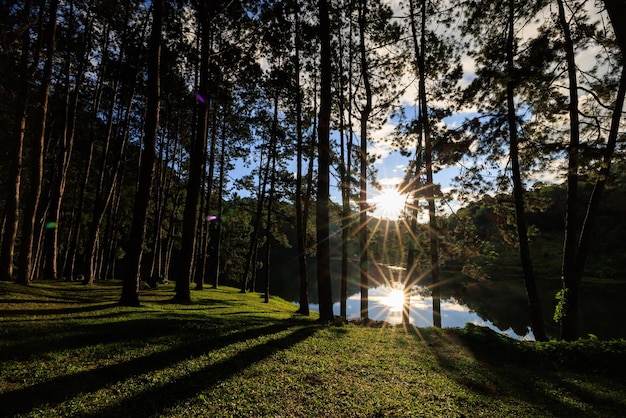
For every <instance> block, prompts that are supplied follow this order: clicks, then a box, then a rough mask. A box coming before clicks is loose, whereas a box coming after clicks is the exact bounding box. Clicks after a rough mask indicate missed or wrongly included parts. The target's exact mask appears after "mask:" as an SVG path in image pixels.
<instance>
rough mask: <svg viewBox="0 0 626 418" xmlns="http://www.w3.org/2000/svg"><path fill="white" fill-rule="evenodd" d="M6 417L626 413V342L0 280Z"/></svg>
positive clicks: (0, 387) (0, 406)
mask: <svg viewBox="0 0 626 418" xmlns="http://www.w3.org/2000/svg"><path fill="white" fill-rule="evenodd" d="M0 292H1V293H0V301H1V304H0V361H1V367H0V415H2V416H29V417H59V416H82V417H90V416H102V417H126V416H128V417H152V416H171V417H179V416H180V417H183V416H185V417H201V416H207V417H213V416H254V417H261V416H280V417H282V416H285V417H289V416H296V417H317V416H350V417H375V416H425V417H462V416H467V417H474V416H488V417H506V416H516V417H517V416H532V417H537V416H557V417H558V416H563V417H565V416H567V417H576V416H581V417H582V416H584V417H594V416H597V417H611V416H615V417H618V416H623V414H624V411H626V396H625V395H624V394H625V393H626V378H625V377H624V376H625V374H624V372H625V371H626V365H625V363H626V361H625V360H626V342H624V341H623V340H619V341H598V340H580V341H578V342H575V343H564V342H550V343H532V342H520V341H515V340H511V339H509V338H506V337H503V336H500V335H497V334H495V333H493V332H491V331H489V330H486V329H483V328H478V327H473V326H468V327H466V328H465V329H445V330H436V329H413V328H412V329H408V330H405V329H403V328H402V327H383V328H372V327H363V326H356V325H349V324H348V325H341V326H335V325H333V326H327V325H321V324H318V323H317V322H316V321H315V320H316V318H315V317H314V316H313V317H311V318H306V317H301V316H298V315H296V314H295V311H296V309H297V307H296V306H294V305H293V304H291V303H289V302H286V301H284V300H281V299H279V298H272V299H271V300H270V303H269V304H266V303H263V299H262V298H260V297H259V295H258V294H251V293H248V294H240V293H239V292H238V290H237V289H232V288H220V289H206V290H203V291H193V292H192V296H193V301H194V303H193V304H191V305H177V304H172V303H170V302H169V300H170V299H171V297H172V296H173V286H172V285H168V286H161V288H159V289H158V290H152V291H142V294H141V297H140V299H141V303H142V306H141V307H139V308H127V307H120V306H118V305H117V303H116V302H117V299H118V298H119V294H120V283H119V282H110V283H107V282H99V283H98V284H96V285H93V286H82V285H79V284H76V283H64V282H36V283H34V284H33V285H32V286H29V287H24V286H19V285H15V284H12V283H0Z"/></svg>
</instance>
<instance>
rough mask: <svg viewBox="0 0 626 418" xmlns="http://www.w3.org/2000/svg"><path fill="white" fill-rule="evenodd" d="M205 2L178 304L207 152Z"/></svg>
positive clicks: (188, 271) (190, 261)
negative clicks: (194, 133) (196, 111)
mask: <svg viewBox="0 0 626 418" xmlns="http://www.w3.org/2000/svg"><path fill="white" fill-rule="evenodd" d="M210 6H211V5H210V4H208V3H205V2H199V3H198V17H199V20H200V25H201V26H200V31H201V37H202V38H201V45H200V88H199V90H200V97H201V98H202V100H198V103H197V106H198V122H197V130H196V137H195V139H194V145H193V149H192V152H191V155H190V161H189V178H188V179H187V197H186V199H185V208H184V210H183V234H182V245H181V267H180V274H179V275H178V277H177V278H176V295H175V296H174V301H176V302H181V303H190V302H191V290H190V282H191V279H192V277H193V276H192V273H193V265H194V252H195V247H196V235H197V234H196V232H197V231H196V228H197V225H198V203H199V199H200V189H201V184H200V182H201V179H202V168H203V167H204V160H205V155H206V145H207V134H208V129H207V128H208V120H209V103H210V101H211V100H210V93H211V92H209V77H210V71H209V66H210V48H211V20H212V19H211V16H209V11H208V10H207V8H208V7H210Z"/></svg>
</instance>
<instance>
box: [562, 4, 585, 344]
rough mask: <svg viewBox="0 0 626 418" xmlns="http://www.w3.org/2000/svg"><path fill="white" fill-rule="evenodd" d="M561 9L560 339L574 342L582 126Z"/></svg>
mask: <svg viewBox="0 0 626 418" xmlns="http://www.w3.org/2000/svg"><path fill="white" fill-rule="evenodd" d="M557 4H558V8H559V24H560V26H561V30H562V32H563V38H564V45H563V46H564V48H565V54H566V61H567V74H568V78H569V99H570V102H569V117H570V141H569V144H568V145H567V158H568V166H567V201H566V208H565V237H564V240H563V264H562V272H561V274H562V280H563V293H562V298H563V299H562V300H561V301H560V303H561V307H562V317H561V338H562V339H564V340H575V339H576V338H577V336H578V298H579V292H580V277H579V275H578V274H577V272H576V252H577V248H576V243H577V236H578V227H577V218H578V168H579V166H580V163H579V158H580V156H579V151H580V150H579V148H580V123H579V118H578V81H577V78H576V62H575V52H574V42H573V40H572V36H571V32H570V28H569V23H568V21H567V16H566V15H565V7H564V5H563V0H557Z"/></svg>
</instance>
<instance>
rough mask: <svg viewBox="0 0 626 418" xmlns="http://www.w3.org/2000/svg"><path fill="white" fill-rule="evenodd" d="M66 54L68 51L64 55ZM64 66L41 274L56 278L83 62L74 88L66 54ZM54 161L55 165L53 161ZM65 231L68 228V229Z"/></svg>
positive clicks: (85, 49) (72, 16) (71, 16)
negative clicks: (62, 100) (59, 130)
mask: <svg viewBox="0 0 626 418" xmlns="http://www.w3.org/2000/svg"><path fill="white" fill-rule="evenodd" d="M73 12H74V10H73V5H70V11H69V14H70V15H69V17H68V21H69V22H70V25H72V22H73V20H74V14H73ZM87 49H88V41H86V42H85V44H84V49H83V56H87V52H86V51H87ZM68 55H69V54H68ZM66 61H67V62H66V65H65V77H66V79H65V109H64V113H63V116H64V117H63V128H62V133H61V137H60V139H59V146H58V150H57V156H56V159H55V158H53V161H54V162H53V164H52V165H53V167H55V168H54V172H55V173H56V176H53V181H52V182H53V185H52V187H51V190H50V192H51V198H50V210H49V212H48V219H47V220H46V224H45V264H44V277H45V278H49V279H59V278H60V277H59V272H58V268H57V263H58V257H59V253H58V240H59V228H58V225H59V217H60V215H61V204H62V202H63V198H64V195H65V186H66V184H67V173H68V170H69V167H70V161H71V158H72V152H73V149H74V137H75V135H74V134H75V130H76V129H75V127H76V117H77V109H78V97H79V92H80V86H81V83H82V80H83V75H84V73H85V68H86V62H85V61H81V62H80V63H79V64H78V65H79V67H78V68H77V71H76V74H75V76H74V83H75V86H74V90H73V91H72V90H71V88H70V85H71V77H70V71H71V60H70V57H69V56H68V57H66ZM55 163H56V164H55ZM68 231H69V229H68Z"/></svg>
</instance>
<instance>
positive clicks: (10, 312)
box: [0, 301, 118, 318]
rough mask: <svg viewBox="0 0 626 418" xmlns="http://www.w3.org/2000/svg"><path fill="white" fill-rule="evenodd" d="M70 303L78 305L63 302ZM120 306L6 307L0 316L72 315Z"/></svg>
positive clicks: (103, 304) (115, 304)
mask: <svg viewBox="0 0 626 418" xmlns="http://www.w3.org/2000/svg"><path fill="white" fill-rule="evenodd" d="M35 303H37V302H35ZM39 303H49V301H47V302H45V301H40V302H39ZM63 303H66V304H68V305H74V306H75V305H76V302H63ZM54 304H55V305H59V304H61V303H60V302H54ZM116 306H118V304H117V303H102V304H99V305H90V306H78V307H76V306H75V307H73V308H58V309H40V308H36V309H6V310H0V316H3V317H7V318H14V317H19V316H34V315H37V316H38V317H45V316H48V315H72V314H79V313H85V312H95V311H101V310H103V309H110V308H114V307H116Z"/></svg>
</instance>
